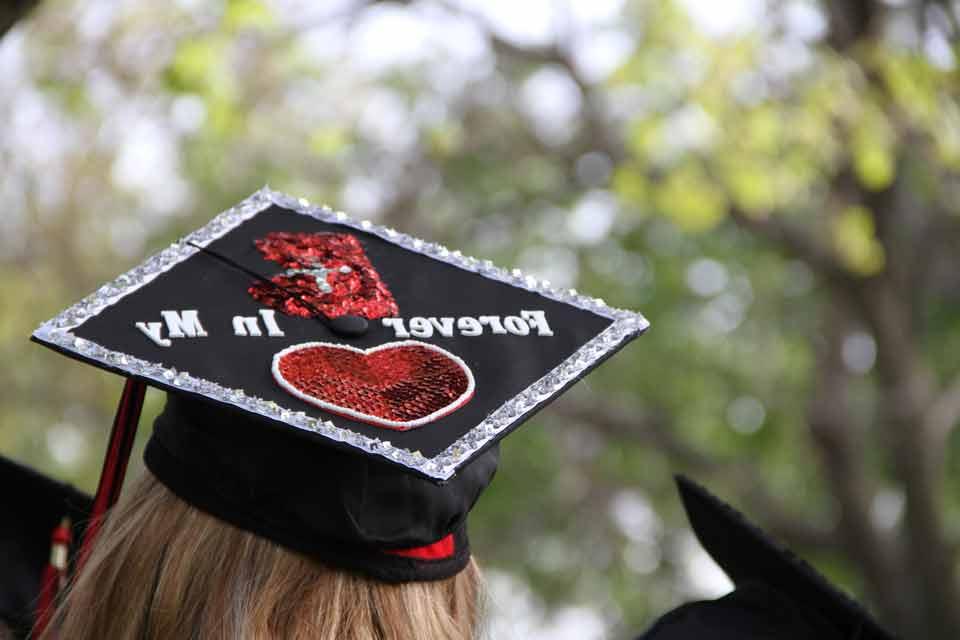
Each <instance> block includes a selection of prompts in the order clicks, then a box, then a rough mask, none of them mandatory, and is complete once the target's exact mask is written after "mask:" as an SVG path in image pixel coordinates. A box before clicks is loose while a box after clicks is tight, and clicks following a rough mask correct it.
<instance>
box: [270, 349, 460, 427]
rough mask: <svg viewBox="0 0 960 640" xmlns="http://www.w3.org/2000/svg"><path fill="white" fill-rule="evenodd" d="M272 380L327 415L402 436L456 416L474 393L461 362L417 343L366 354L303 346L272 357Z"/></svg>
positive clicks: (450, 355) (448, 353)
mask: <svg viewBox="0 0 960 640" xmlns="http://www.w3.org/2000/svg"><path fill="white" fill-rule="evenodd" d="M273 377H274V379H275V380H276V381H277V383H278V384H279V385H280V386H281V387H283V388H284V389H285V390H286V391H287V392H289V393H290V394H292V395H294V396H296V397H297V398H300V399H301V400H303V401H305V402H309V403H310V404H313V405H316V406H318V407H320V408H321V409H324V410H325V411H329V412H331V413H336V414H339V415H343V416H346V417H348V418H352V419H354V420H358V421H360V422H366V423H369V424H373V425H376V426H378V427H385V428H387V429H395V430H398V431H406V430H407V429H413V428H415V427H419V426H421V425H424V424H427V423H428V422H433V421H434V420H437V419H439V418H442V417H443V416H445V415H447V414H450V413H453V412H454V411H456V410H457V409H459V408H460V407H462V406H463V405H465V404H466V403H467V402H469V400H470V398H471V397H473V388H474V380H473V372H471V371H470V368H469V367H468V366H467V364H466V363H465V362H464V361H463V360H461V359H460V358H458V357H457V356H455V355H453V354H452V353H450V352H449V351H446V350H444V349H441V348H440V347H437V346H434V345H432V344H427V343H425V342H418V341H416V340H405V341H402V342H388V343H387V344H383V345H380V346H378V347H372V348H370V349H366V350H364V349H357V348H355V347H351V346H347V345H342V344H331V343H327V342H305V343H303V344H298V345H294V346H292V347H288V348H286V349H284V350H283V351H280V352H279V353H277V354H276V355H274V356H273Z"/></svg>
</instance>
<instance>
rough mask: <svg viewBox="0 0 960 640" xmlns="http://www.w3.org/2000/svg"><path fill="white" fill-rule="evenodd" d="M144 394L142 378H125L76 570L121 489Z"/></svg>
mask: <svg viewBox="0 0 960 640" xmlns="http://www.w3.org/2000/svg"><path fill="white" fill-rule="evenodd" d="M146 393H147V384H146V383H145V382H144V381H143V380H138V379H136V378H127V383H126V385H125V386H124V387H123V395H121V396H120V404H119V405H118V406H117V414H116V416H115V417H114V419H113V429H112V430H111V431H110V443H109V445H108V447H107V455H106V457H105V458H104V460H103V469H102V470H101V472H100V484H99V485H97V495H96V497H95V498H94V499H93V509H92V510H91V512H90V520H89V522H88V523H87V529H86V531H85V532H84V534H83V542H82V543H81V545H80V556H79V558H78V559H77V566H76V570H77V571H79V570H80V568H81V567H83V564H84V562H86V560H87V556H89V555H90V549H91V548H92V547H93V543H94V540H96V537H97V534H98V533H99V532H100V526H101V524H102V523H103V517H104V515H106V513H107V510H108V509H110V507H112V506H113V505H114V504H116V502H117V499H118V498H119V497H120V490H121V489H122V488H123V479H124V477H125V476H126V475H127V462H128V461H129V460H130V450H131V449H132V448H133V440H134V438H135V437H136V435H137V425H138V424H139V422H140V412H141V411H142V410H143V398H144V396H145V395H146Z"/></svg>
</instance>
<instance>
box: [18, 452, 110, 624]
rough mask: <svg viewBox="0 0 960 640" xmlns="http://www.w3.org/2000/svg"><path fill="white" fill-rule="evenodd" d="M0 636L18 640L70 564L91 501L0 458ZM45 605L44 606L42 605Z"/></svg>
mask: <svg viewBox="0 0 960 640" xmlns="http://www.w3.org/2000/svg"><path fill="white" fill-rule="evenodd" d="M0 486H2V487H3V488H4V489H3V491H2V492H0V510H2V514H3V515H2V517H0V576H2V579H0V637H3V633H2V630H3V626H6V627H7V629H8V630H9V631H10V632H12V633H13V635H14V637H17V638H24V637H26V636H27V634H28V633H29V632H30V629H32V628H33V626H34V623H35V622H36V612H37V610H38V609H42V608H44V606H43V605H44V603H43V602H42V600H43V598H44V597H46V598H48V599H52V593H53V592H55V590H56V589H55V587H56V585H54V584H51V581H55V580H60V579H61V578H62V576H63V575H64V573H65V571H66V568H67V566H68V565H69V564H70V562H71V560H72V554H71V553H70V552H69V550H70V549H71V548H75V546H73V547H72V546H71V545H70V544H69V542H70V539H71V538H78V537H79V535H80V533H81V531H82V527H83V525H84V523H85V521H86V517H87V514H88V513H89V512H90V505H91V502H92V499H91V498H90V497H89V496H87V495H86V494H83V493H81V492H80V491H77V490H75V489H74V488H73V487H70V486H69V485H66V484H62V483H60V482H56V481H54V480H51V479H50V478H47V477H46V476H44V475H42V474H39V473H37V472H36V471H33V470H31V469H28V468H27V467H24V466H22V465H20V464H17V463H16V462H13V461H12V460H8V459H7V458H4V457H3V456H0ZM47 605H49V602H48V603H47Z"/></svg>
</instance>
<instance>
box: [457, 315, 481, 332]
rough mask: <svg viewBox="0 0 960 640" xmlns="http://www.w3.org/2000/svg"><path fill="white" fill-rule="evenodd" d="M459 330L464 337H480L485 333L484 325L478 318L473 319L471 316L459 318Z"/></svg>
mask: <svg viewBox="0 0 960 640" xmlns="http://www.w3.org/2000/svg"><path fill="white" fill-rule="evenodd" d="M457 329H458V330H459V331H460V335H463V336H478V335H480V334H481V333H483V325H481V324H480V323H479V322H478V321H477V319H476V318H471V317H470V316H463V317H462V318H457Z"/></svg>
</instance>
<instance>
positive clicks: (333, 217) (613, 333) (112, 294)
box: [33, 187, 650, 481]
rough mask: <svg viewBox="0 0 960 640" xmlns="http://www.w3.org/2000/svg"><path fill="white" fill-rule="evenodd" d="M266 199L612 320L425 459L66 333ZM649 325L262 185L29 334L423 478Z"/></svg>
mask: <svg viewBox="0 0 960 640" xmlns="http://www.w3.org/2000/svg"><path fill="white" fill-rule="evenodd" d="M271 205H277V206H280V207H283V208H286V209H291V210H293V211H295V212H297V213H300V214H302V215H307V216H311V217H313V218H316V219H317V220H320V221H323V222H329V223H335V224H340V225H343V226H347V227H351V228H354V229H358V230H360V231H364V232H367V233H371V234H373V235H376V236H379V237H380V238H383V239H384V240H386V241H387V242H391V243H393V244H396V245H399V246H401V247H404V248H405V249H408V250H410V251H415V252H417V253H420V254H422V255H425V256H428V257H430V258H433V259H435V260H440V261H441V262H446V263H448V264H451V265H454V266H456V267H459V268H461V269H464V270H467V271H471V272H473V273H477V274H480V275H482V276H485V277H487V278H490V279H492V280H498V281H500V282H504V283H506V284H509V285H512V286H515V287H520V288H522V289H526V290H527V291H532V292H534V293H538V294H540V295H542V296H544V297H546V298H550V299H551V300H556V301H558V302H563V303H566V304H571V305H574V306H576V307H579V308H581V309H584V310H587V311H591V312H593V313H596V314H598V315H601V316H603V317H606V318H610V319H611V320H613V323H612V324H611V325H610V326H609V327H607V328H606V329H605V330H604V331H602V332H601V333H599V334H598V335H596V336H595V337H593V338H592V339H591V340H590V341H588V342H587V343H586V344H584V345H583V346H582V347H580V349H578V350H577V351H576V352H575V353H573V354H572V355H571V356H570V357H569V358H567V359H566V360H565V361H564V362H563V363H561V364H560V365H559V366H557V367H556V368H554V369H553V370H552V371H550V372H549V373H547V374H546V375H545V376H543V377H542V378H540V379H539V380H537V381H536V382H534V383H533V384H531V385H530V386H529V387H527V388H526V389H524V390H523V391H521V392H520V393H519V394H517V395H516V396H514V397H513V398H512V399H511V400H509V401H508V402H507V403H506V404H504V405H502V406H501V407H500V408H499V409H497V410H496V411H494V412H493V413H491V414H490V415H488V416H487V417H486V418H485V419H484V420H483V421H482V422H481V423H480V424H478V425H477V426H475V427H473V428H472V429H471V430H470V431H469V432H467V433H466V434H465V435H464V436H462V437H461V438H460V439H458V440H457V441H456V442H454V443H453V444H451V445H450V446H449V447H447V448H446V449H445V450H444V451H442V452H440V453H439V454H437V455H436V456H434V457H432V458H428V457H426V456H424V455H423V454H422V453H421V452H420V451H409V450H407V449H403V448H401V447H397V446H394V445H393V444H391V443H390V441H389V440H381V439H380V438H370V437H368V436H364V435H362V434H359V433H355V432H353V431H351V430H349V429H345V428H342V427H338V426H337V425H336V424H334V422H332V421H330V420H322V419H319V418H314V417H311V416H308V415H307V414H306V413H304V412H303V411H293V410H291V409H288V408H285V407H282V406H280V405H279V404H277V403H276V402H268V401H266V400H263V399H262V398H257V397H254V396H250V395H247V394H246V393H244V392H243V390H241V389H231V388H227V387H223V386H221V385H219V384H217V383H216V382H212V381H210V380H205V379H203V378H198V377H196V376H193V375H191V374H190V373H189V372H186V371H177V370H176V369H174V368H173V367H167V366H165V365H163V364H161V363H156V362H148V361H146V360H142V359H140V358H135V357H133V356H131V355H128V354H125V353H121V352H119V351H111V350H109V349H105V348H104V347H102V346H100V345H99V344H96V343H94V342H91V341H89V340H85V339H83V338H80V337H78V336H76V335H74V334H73V332H72V330H73V329H74V328H76V327H78V326H79V325H81V324H83V323H84V322H86V321H87V320H89V319H90V318H92V317H94V316H96V315H98V314H99V313H100V312H102V311H103V310H104V309H106V308H107V307H109V306H110V305H113V304H115V303H116V302H117V301H119V300H120V299H121V298H123V297H125V296H127V295H129V294H131V293H133V292H134V291H136V290H138V289H139V288H140V287H142V286H144V285H146V284H148V283H149V282H151V281H153V280H154V279H156V278H157V276H159V275H160V274H162V273H165V272H166V271H168V270H169V269H170V268H172V267H173V266H175V265H176V264H178V263H180V262H182V261H183V260H186V259H187V258H189V257H190V256H192V255H194V254H195V253H196V252H197V251H199V249H197V248H195V247H192V246H190V245H189V244H188V243H189V242H193V243H196V244H198V245H200V246H204V247H205V246H207V245H208V244H210V243H211V242H213V241H214V240H216V239H218V238H220V237H222V236H224V235H225V234H227V233H228V232H229V231H232V230H233V229H235V228H236V227H238V226H239V225H240V224H242V223H243V222H246V221H247V220H249V219H251V218H253V217H254V216H255V215H257V214H258V213H260V212H261V211H263V210H265V209H267V208H269V207H270V206H271ZM649 326H650V323H649V322H648V321H647V319H646V318H644V317H643V315H641V314H639V313H636V312H633V311H626V310H623V309H615V308H612V307H609V306H607V304H606V303H605V302H604V301H603V300H601V299H600V298H591V297H589V296H585V295H582V294H580V293H578V292H577V291H576V290H574V289H568V290H559V289H555V288H553V287H551V286H550V283H549V282H547V281H546V280H539V279H537V278H535V277H533V276H528V275H526V274H524V273H523V272H521V271H520V270H519V269H513V270H511V271H508V270H506V269H502V268H500V267H497V266H495V265H494V264H493V263H492V262H490V261H489V260H479V259H477V258H473V257H470V256H465V255H463V254H462V253H461V252H459V251H451V250H449V249H447V248H446V247H444V246H442V245H439V244H436V243H432V242H426V241H424V240H421V239H419V238H414V237H412V236H409V235H407V234H405V233H400V232H399V231H396V230H394V229H391V228H388V227H383V226H380V225H376V224H373V223H372V222H370V221H368V220H360V221H358V220H354V219H352V218H350V216H348V215H347V214H345V213H344V212H342V211H335V210H333V209H331V208H330V207H327V206H314V205H311V204H310V203H309V202H308V201H307V200H305V199H303V198H299V199H297V198H294V197H292V196H289V195H287V194H284V193H281V192H279V191H274V190H272V189H270V188H269V187H264V188H263V189H260V190H259V191H257V192H256V193H254V194H253V195H251V196H250V197H248V198H246V199H245V200H243V201H242V202H240V203H239V204H237V205H236V206H234V207H231V208H230V209H227V210H226V211H224V212H222V213H220V214H219V215H217V216H216V217H215V218H213V220H211V221H210V222H209V223H207V224H206V225H204V226H203V227H201V228H200V229H198V230H196V231H194V232H193V233H191V234H189V235H187V236H185V237H184V238H182V239H181V240H180V241H179V242H175V243H174V244H171V245H170V246H169V247H167V248H166V249H164V250H162V251H160V252H159V253H157V254H155V255H153V256H151V257H150V258H148V259H147V260H146V261H144V262H143V263H142V264H140V265H138V266H136V267H134V268H133V269H131V270H130V271H127V272H126V273H124V274H122V275H120V276H118V277H117V278H116V279H115V280H113V281H112V282H110V283H107V284H105V285H103V286H102V287H100V288H99V289H97V290H96V291H95V292H93V293H91V294H90V295H88V296H87V297H85V298H83V299H82V300H80V301H79V302H77V303H76V304H74V305H73V306H71V307H69V308H67V309H66V310H64V311H63V312H61V313H60V314H58V315H57V316H55V317H53V318H52V319H50V320H48V321H46V322H44V323H43V324H41V325H40V326H39V327H38V328H37V329H36V330H35V331H34V332H33V336H34V338H36V339H37V340H39V341H41V342H45V343H49V344H52V345H56V346H57V347H58V348H60V349H63V350H65V351H70V352H73V353H76V354H78V355H80V356H83V357H84V358H87V359H89V360H94V361H97V362H100V363H102V364H104V365H105V366H106V367H108V368H110V369H113V370H118V371H122V372H124V373H125V374H127V375H132V376H138V377H140V378H144V379H147V380H152V381H154V382H157V383H158V384H160V385H163V386H165V387H172V388H178V389H183V390H185V391H192V392H194V393H200V394H203V395H205V396H208V397H210V398H213V399H215V400H218V401H220V402H223V403H225V404H232V405H235V406H237V407H240V408H242V409H244V410H246V411H250V412H252V413H256V414H259V415H262V416H264V417H266V418H270V419H273V420H279V421H281V422H284V423H286V424H289V425H290V426H293V427H296V428H298V429H302V430H304V431H310V432H313V433H316V434H319V435H322V436H324V437H326V438H329V439H331V440H334V441H336V442H342V443H345V444H348V445H351V446H353V447H356V448H358V449H361V450H363V451H366V452H367V453H371V454H375V455H379V456H383V457H384V458H387V459H388V460H391V461H393V462H395V463H398V464H401V465H403V466H405V467H408V468H410V469H413V470H415V471H418V472H419V473H422V474H424V475H426V476H429V477H431V478H434V479H436V480H441V481H443V480H449V479H450V478H451V477H453V475H454V473H455V472H456V468H457V465H459V464H461V463H462V462H464V461H465V460H466V459H468V458H469V457H470V456H471V455H473V454H474V453H476V452H477V451H478V450H480V449H482V448H483V447H484V446H486V445H487V444H488V443H489V442H490V441H491V440H492V439H493V438H494V437H496V436H497V435H498V434H500V433H502V432H503V431H504V430H506V429H508V428H509V427H510V425H512V424H513V423H515V422H517V420H519V419H520V418H522V417H523V416H525V415H527V414H529V413H531V412H533V411H534V410H535V409H536V408H537V407H539V406H540V405H542V404H543V403H545V402H546V401H547V400H549V399H550V398H552V397H553V396H554V395H556V394H557V393H558V392H560V391H561V390H562V389H563V388H564V387H566V386H567V385H568V384H570V383H571V382H573V381H574V380H576V379H577V378H579V377H580V376H582V375H583V374H584V372H585V371H587V370H588V369H590V368H591V367H593V366H595V365H596V364H598V363H599V362H600V361H601V360H603V359H604V358H605V357H606V356H607V355H608V354H609V353H610V352H611V351H613V350H614V349H616V348H617V347H619V346H620V345H621V344H623V343H624V342H626V341H627V340H630V339H632V338H634V337H635V336H637V335H639V334H640V333H642V332H643V331H645V330H646V329H647V328H648V327H649Z"/></svg>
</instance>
